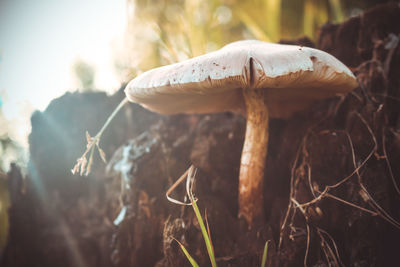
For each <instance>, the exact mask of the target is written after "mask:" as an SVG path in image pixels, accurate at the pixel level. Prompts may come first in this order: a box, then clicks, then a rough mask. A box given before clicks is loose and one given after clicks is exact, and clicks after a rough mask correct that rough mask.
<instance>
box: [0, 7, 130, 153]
mask: <svg viewBox="0 0 400 267" xmlns="http://www.w3.org/2000/svg"><path fill="white" fill-rule="evenodd" d="M125 9H126V3H125V0H113V1H109V0H86V1H80V0H70V1H53V0H38V1H29V0H4V1H1V2H0V95H1V96H2V102H3V104H2V107H1V109H2V112H3V115H4V116H5V118H6V120H7V121H9V123H8V125H13V128H16V129H15V130H13V131H12V132H11V133H10V134H11V135H14V136H12V138H14V139H16V140H18V141H19V142H21V143H22V144H23V145H26V137H27V134H28V133H29V131H30V127H29V125H30V123H29V117H30V113H31V112H32V110H34V109H39V110H43V109H44V108H45V107H46V106H47V105H48V104H49V102H50V101H51V100H52V99H53V98H55V97H58V96H60V95H62V94H64V93H65V92H66V91H68V90H72V91H73V90H76V89H78V86H79V83H78V82H77V79H76V78H75V77H74V73H73V71H72V66H73V63H74V62H75V61H76V60H77V59H80V60H83V61H85V62H87V63H88V64H90V65H91V66H93V68H94V70H95V81H94V87H95V89H99V90H104V91H107V92H113V91H115V90H117V89H118V87H119V85H120V81H119V80H118V75H117V73H115V71H114V67H113V66H114V61H113V60H114V59H113V55H114V51H113V49H114V47H116V46H119V44H118V42H120V41H121V40H123V37H122V36H123V33H124V29H125V24H126V10H125ZM29 105H31V108H27V106H28V107H29ZM5 127H7V125H5ZM2 128H4V125H2Z"/></svg>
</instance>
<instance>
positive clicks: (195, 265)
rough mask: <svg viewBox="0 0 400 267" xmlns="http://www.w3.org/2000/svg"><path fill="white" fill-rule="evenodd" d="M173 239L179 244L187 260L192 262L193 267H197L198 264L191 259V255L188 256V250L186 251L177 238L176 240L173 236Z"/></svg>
mask: <svg viewBox="0 0 400 267" xmlns="http://www.w3.org/2000/svg"><path fill="white" fill-rule="evenodd" d="M174 240H175V241H176V242H177V243H178V244H179V246H180V247H181V249H182V251H183V253H184V254H185V256H186V258H187V259H188V260H189V262H190V264H192V266H193V267H199V264H198V263H197V262H196V261H195V260H194V259H193V257H192V256H190V254H189V252H188V251H187V249H186V248H185V247H184V246H183V245H182V243H181V242H179V241H178V240H176V239H175V238H174Z"/></svg>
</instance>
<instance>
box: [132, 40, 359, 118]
mask: <svg viewBox="0 0 400 267" xmlns="http://www.w3.org/2000/svg"><path fill="white" fill-rule="evenodd" d="M355 87H357V81H356V79H355V77H354V75H353V74H352V73H351V71H350V70H349V69H348V68H347V67H346V66H345V65H344V64H343V63H341V62H340V61H339V60H337V59H336V58H335V57H333V56H331V55H329V54H328V53H326V52H323V51H320V50H317V49H313V48H308V47H301V46H294V45H281V44H272V43H266V42H261V41H254V40H248V41H238V42H234V43H231V44H229V45H227V46H225V47H223V48H222V49H220V50H218V51H215V52H212V53H209V54H205V55H203V56H199V57H195V58H192V59H189V60H186V61H183V62H180V63H176V64H172V65H168V66H164V67H160V68H156V69H153V70H150V71H147V72H145V73H143V74H141V75H139V76H138V77H136V78H135V79H133V80H132V81H131V82H130V83H129V84H128V85H127V87H126V89H125V93H126V95H127V97H128V99H129V100H130V101H132V102H135V103H139V104H141V105H142V106H143V107H145V108H147V109H149V110H152V111H155V112H159V113H162V114H176V113H213V112H222V111H233V112H244V101H243V96H242V90H252V89H256V88H263V89H265V90H266V92H267V94H266V99H265V100H266V103H267V105H268V108H269V110H270V116H271V117H288V116H290V115H291V114H292V113H293V112H295V111H297V110H300V109H302V108H304V107H306V106H308V105H309V104H310V103H311V102H312V101H314V100H316V99H322V98H327V97H331V96H335V95H341V94H345V93H347V92H349V91H351V90H352V89H354V88H355Z"/></svg>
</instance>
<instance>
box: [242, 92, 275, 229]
mask: <svg viewBox="0 0 400 267" xmlns="http://www.w3.org/2000/svg"><path fill="white" fill-rule="evenodd" d="M264 94H265V93H264V90H263V89H247V90H244V91H243V96H244V100H245V103H246V113H247V114H246V116H247V124H246V137H245V141H244V145H243V151H242V158H241V165H240V174H239V217H244V218H245V219H246V221H247V223H248V225H249V228H251V227H253V226H254V225H256V224H258V223H261V222H263V221H264V198H263V188H264V168H265V160H266V156H267V147H268V119H269V115H268V108H267V106H266V104H265V100H264V99H265V98H264Z"/></svg>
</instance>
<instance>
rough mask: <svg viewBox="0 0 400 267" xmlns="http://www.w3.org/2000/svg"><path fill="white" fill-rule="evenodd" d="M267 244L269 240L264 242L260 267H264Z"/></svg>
mask: <svg viewBox="0 0 400 267" xmlns="http://www.w3.org/2000/svg"><path fill="white" fill-rule="evenodd" d="M268 243H269V240H268V241H267V242H265V245H264V252H263V256H262V260H261V267H265V264H266V263H267V254H268Z"/></svg>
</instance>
